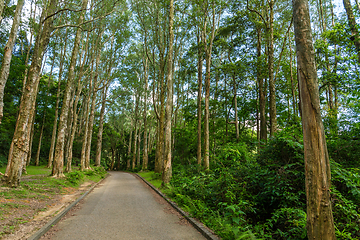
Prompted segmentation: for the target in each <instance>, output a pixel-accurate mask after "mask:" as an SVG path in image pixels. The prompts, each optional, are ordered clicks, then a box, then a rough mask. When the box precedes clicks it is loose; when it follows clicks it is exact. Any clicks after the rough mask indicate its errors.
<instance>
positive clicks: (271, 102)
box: [268, 0, 277, 136]
mask: <svg viewBox="0 0 360 240" xmlns="http://www.w3.org/2000/svg"><path fill="white" fill-rule="evenodd" d="M274 4H275V3H274V0H270V1H269V9H270V14H269V15H270V16H269V17H270V19H269V40H268V41H269V55H268V61H269V62H268V64H269V92H270V96H269V107H270V136H274V134H275V132H276V131H277V117H276V96H275V79H274Z"/></svg>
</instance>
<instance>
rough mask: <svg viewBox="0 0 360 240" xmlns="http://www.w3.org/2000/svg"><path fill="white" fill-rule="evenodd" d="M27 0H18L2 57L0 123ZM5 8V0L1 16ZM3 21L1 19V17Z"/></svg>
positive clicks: (1, 4) (1, 7) (0, 3)
mask: <svg viewBox="0 0 360 240" xmlns="http://www.w3.org/2000/svg"><path fill="white" fill-rule="evenodd" d="M24 2H25V0H18V1H17V5H16V9H15V15H14V19H13V24H12V27H11V31H10V36H9V39H8V41H7V43H6V45H5V48H4V55H3V59H2V64H1V69H0V124H1V120H2V118H3V114H4V89H5V85H6V81H7V79H8V77H9V72H10V63H11V58H12V51H13V48H14V45H15V41H16V37H17V32H18V28H19V25H20V18H21V11H22V8H23V6H24ZM3 8H4V0H1V2H0V17H1V16H2V11H3ZM0 22H1V19H0Z"/></svg>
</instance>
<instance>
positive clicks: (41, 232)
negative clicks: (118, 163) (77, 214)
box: [27, 174, 110, 240]
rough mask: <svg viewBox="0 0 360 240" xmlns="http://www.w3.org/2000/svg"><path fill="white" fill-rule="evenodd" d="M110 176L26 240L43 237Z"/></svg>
mask: <svg viewBox="0 0 360 240" xmlns="http://www.w3.org/2000/svg"><path fill="white" fill-rule="evenodd" d="M108 176H110V174H107V175H106V176H105V177H104V178H103V179H101V180H100V181H99V182H97V183H96V184H95V185H94V186H92V187H91V188H90V189H89V190H87V191H86V192H85V193H84V194H83V195H81V196H80V197H79V198H78V199H76V200H75V201H74V202H72V203H71V204H70V205H69V206H67V207H66V208H65V209H64V210H63V211H62V212H60V213H59V214H58V215H56V216H55V217H53V218H52V219H51V220H50V221H49V222H47V223H46V224H45V225H44V226H43V227H42V228H40V229H39V230H38V231H37V232H35V233H34V234H33V235H31V236H30V237H29V238H27V240H38V239H39V238H40V237H41V236H42V235H44V234H45V233H46V232H47V231H49V230H50V228H52V227H53V226H54V225H55V224H56V223H58V222H59V221H60V219H61V218H62V217H64V216H65V214H66V213H68V212H69V211H70V209H71V208H72V207H74V206H75V205H76V204H77V203H78V202H80V201H81V199H83V198H84V197H86V196H87V195H88V194H89V193H90V192H91V191H92V190H93V189H94V188H95V187H96V186H97V185H99V184H100V183H101V182H102V181H104V180H105V179H106V178H107V177H108Z"/></svg>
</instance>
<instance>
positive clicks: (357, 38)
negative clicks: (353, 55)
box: [343, 0, 360, 64]
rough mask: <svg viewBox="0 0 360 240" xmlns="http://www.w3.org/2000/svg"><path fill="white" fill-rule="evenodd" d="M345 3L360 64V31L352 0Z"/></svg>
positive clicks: (352, 39) (345, 0)
mask: <svg viewBox="0 0 360 240" xmlns="http://www.w3.org/2000/svg"><path fill="white" fill-rule="evenodd" d="M343 3H344V7H345V10H346V15H347V18H348V22H349V27H350V31H351V38H350V39H351V41H352V42H353V43H354V45H355V48H356V51H357V54H358V62H359V64H360V36H359V31H358V29H357V26H356V21H355V16H354V12H353V10H352V6H351V3H350V0H343Z"/></svg>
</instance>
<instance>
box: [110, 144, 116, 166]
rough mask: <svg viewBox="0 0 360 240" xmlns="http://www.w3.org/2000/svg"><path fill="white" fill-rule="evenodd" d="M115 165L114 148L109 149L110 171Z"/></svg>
mask: <svg viewBox="0 0 360 240" xmlns="http://www.w3.org/2000/svg"><path fill="white" fill-rule="evenodd" d="M114 164H115V147H111V165H110V171H112V170H113V169H114Z"/></svg>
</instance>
